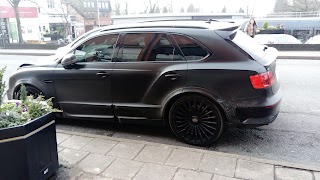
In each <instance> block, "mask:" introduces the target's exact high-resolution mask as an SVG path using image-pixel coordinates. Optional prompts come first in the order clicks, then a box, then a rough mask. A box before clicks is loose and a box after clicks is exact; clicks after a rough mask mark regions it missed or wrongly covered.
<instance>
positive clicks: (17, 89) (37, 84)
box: [12, 80, 48, 97]
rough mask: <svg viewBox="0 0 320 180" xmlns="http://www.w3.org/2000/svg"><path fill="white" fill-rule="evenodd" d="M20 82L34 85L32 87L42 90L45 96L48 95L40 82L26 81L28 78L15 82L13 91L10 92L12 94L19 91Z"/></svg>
mask: <svg viewBox="0 0 320 180" xmlns="http://www.w3.org/2000/svg"><path fill="white" fill-rule="evenodd" d="M22 84H23V85H25V86H32V87H34V88H36V89H38V90H39V91H40V92H42V93H43V95H44V96H45V97H48V93H47V91H46V88H45V86H43V85H41V83H37V82H34V81H28V80H21V81H19V82H16V83H15V85H14V88H13V92H12V95H13V96H14V95H15V93H17V92H18V91H19V89H20V87H21V85H22Z"/></svg>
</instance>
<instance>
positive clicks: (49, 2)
mask: <svg viewBox="0 0 320 180" xmlns="http://www.w3.org/2000/svg"><path fill="white" fill-rule="evenodd" d="M47 1H48V8H51V9H53V8H55V4H54V0H47Z"/></svg>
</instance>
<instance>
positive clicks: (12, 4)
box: [7, 0, 23, 44]
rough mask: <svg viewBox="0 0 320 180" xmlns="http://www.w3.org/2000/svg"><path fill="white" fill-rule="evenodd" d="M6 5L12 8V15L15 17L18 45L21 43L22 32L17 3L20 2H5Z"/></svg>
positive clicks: (15, 0)
mask: <svg viewBox="0 0 320 180" xmlns="http://www.w3.org/2000/svg"><path fill="white" fill-rule="evenodd" d="M7 1H8V3H9V4H10V5H11V6H12V7H13V10H14V14H15V16H16V20H17V27H18V37H19V43H20V44H21V43H23V38H22V30H21V22H20V15H19V9H18V8H19V3H20V1H21V0H7Z"/></svg>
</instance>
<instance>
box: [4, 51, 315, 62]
mask: <svg viewBox="0 0 320 180" xmlns="http://www.w3.org/2000/svg"><path fill="white" fill-rule="evenodd" d="M0 54H2V55H29V56H50V55H54V54H55V50H39V49H0ZM278 59H308V60H320V50H319V51H279V54H278Z"/></svg>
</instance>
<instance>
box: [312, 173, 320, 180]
mask: <svg viewBox="0 0 320 180" xmlns="http://www.w3.org/2000/svg"><path fill="white" fill-rule="evenodd" d="M313 174H314V178H315V180H320V172H313Z"/></svg>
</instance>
